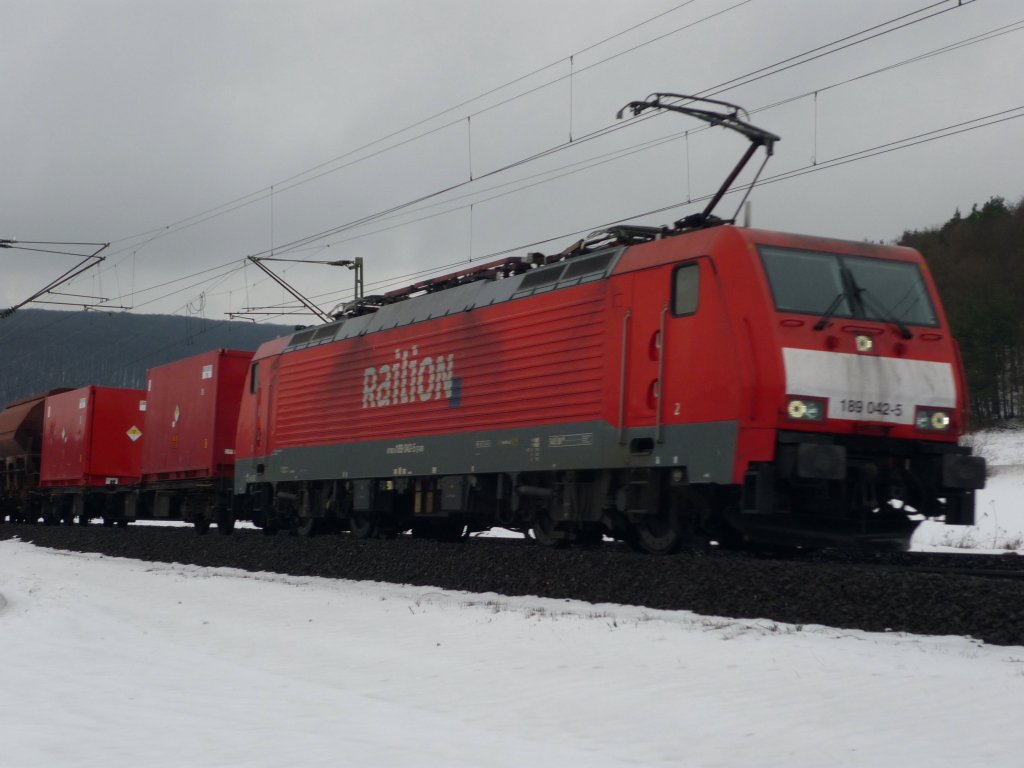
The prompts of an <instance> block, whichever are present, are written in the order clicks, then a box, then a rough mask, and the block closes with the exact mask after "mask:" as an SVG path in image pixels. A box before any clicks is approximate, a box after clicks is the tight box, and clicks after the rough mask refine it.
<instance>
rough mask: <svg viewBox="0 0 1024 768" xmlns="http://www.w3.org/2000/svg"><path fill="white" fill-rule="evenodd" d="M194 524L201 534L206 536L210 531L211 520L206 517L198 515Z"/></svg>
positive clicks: (197, 531)
mask: <svg viewBox="0 0 1024 768" xmlns="http://www.w3.org/2000/svg"><path fill="white" fill-rule="evenodd" d="M192 526H193V527H194V528H195V529H196V533H198V534H199V535H200V536H205V535H206V534H207V533H209V532H210V520H209V518H206V517H197V518H196V519H195V520H194V521H193V522H192Z"/></svg>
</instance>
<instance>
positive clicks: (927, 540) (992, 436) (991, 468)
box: [913, 430, 1024, 553]
mask: <svg viewBox="0 0 1024 768" xmlns="http://www.w3.org/2000/svg"><path fill="white" fill-rule="evenodd" d="M966 442H967V443H968V444H969V445H970V446H971V447H972V448H973V449H974V452H975V453H976V454H979V455H981V456H984V457H985V460H986V461H987V462H988V482H987V487H986V488H985V489H984V490H982V491H978V494H977V497H976V507H975V518H976V519H975V523H976V524H975V525H973V526H969V527H962V526H945V525H942V524H941V523H932V522H924V523H922V524H921V526H920V528H918V530H917V533H916V534H915V535H914V544H913V548H914V549H916V550H933V549H949V548H957V549H960V548H968V549H972V550H979V551H992V552H998V551H1007V550H1009V551H1020V552H1022V553H1024V430H1003V431H998V432H979V433H976V434H973V435H971V436H970V437H969V438H968V439H967V441H966Z"/></svg>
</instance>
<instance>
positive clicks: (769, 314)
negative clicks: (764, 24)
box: [235, 94, 985, 553]
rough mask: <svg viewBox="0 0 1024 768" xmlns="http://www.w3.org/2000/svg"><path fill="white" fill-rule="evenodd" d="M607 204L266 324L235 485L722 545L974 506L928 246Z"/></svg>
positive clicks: (293, 496) (374, 520)
mask: <svg viewBox="0 0 1024 768" xmlns="http://www.w3.org/2000/svg"><path fill="white" fill-rule="evenodd" d="M667 96H671V95H666V94H661V95H658V96H656V97H653V98H652V99H651V100H648V101H646V102H635V103H634V104H632V105H630V107H631V108H632V109H633V110H634V112H640V111H643V110H644V109H648V108H663V109H672V110H675V111H680V112H684V113H686V114H693V115H695V116H697V117H700V118H702V119H705V120H707V121H708V122H711V123H713V124H717V125H726V126H727V127H731V128H734V129H736V130H738V131H740V132H741V133H743V134H744V135H746V136H747V137H748V138H749V139H750V141H751V147H750V150H749V151H748V152H747V154H746V155H745V156H744V158H743V160H741V163H740V164H739V165H738V166H737V168H736V170H735V171H734V172H733V174H732V176H731V177H730V179H729V180H727V181H726V183H725V184H724V185H723V187H722V189H721V190H720V191H719V193H718V195H716V196H715V199H714V200H712V202H711V203H710V204H709V206H708V208H707V209H706V210H705V211H704V212H703V213H702V214H698V215H696V216H693V217H689V218H687V219H684V220H682V221H680V222H677V223H676V226H675V227H674V228H672V229H657V228H645V227H615V228H612V229H610V230H608V231H607V232H602V233H596V234H595V235H593V236H591V237H590V238H588V239H587V240H585V241H581V242H580V243H578V244H577V245H576V246H574V247H573V248H570V249H569V250H568V251H566V252H565V253H563V254H560V255H559V256H557V257H546V258H545V257H538V256H536V255H535V256H533V257H532V258H528V259H523V260H520V259H510V260H506V261H502V262H497V263H494V264H489V265H486V266H484V267H481V268H478V269H475V270H467V271H465V272H462V273H458V274H455V275H450V276H447V277H445V278H440V279H437V280H433V281H430V282H427V283H422V284H418V285H415V286H412V287H411V288H409V289H406V290H404V291H399V292H396V293H395V294H391V295H388V296H385V297H375V299H374V300H373V301H368V302H363V303H355V304H354V305H352V306H350V307H349V308H348V309H347V311H346V312H344V313H343V314H342V315H341V316H340V317H339V319H338V320H337V321H336V322H333V323H330V324H327V325H323V326H320V327H316V328H309V329H305V330H302V331H299V332H298V333H296V334H295V335H293V336H291V337H290V338H284V339H279V340H276V341H273V342H269V343H267V344H264V345H263V347H261V348H260V350H259V351H258V352H257V353H256V355H255V357H254V359H253V363H252V368H251V372H250V376H249V383H248V387H247V388H246V393H245V394H244V396H243V400H242V406H241V411H240V416H239V429H238V439H237V450H238V456H237V468H238V472H237V474H236V481H235V490H236V493H238V494H240V495H242V494H244V495H245V497H246V503H247V504H248V505H249V507H250V509H251V513H252V516H253V519H254V520H256V521H257V522H258V523H260V524H262V525H263V526H264V528H265V530H268V531H272V530H275V529H276V528H278V527H281V526H291V527H296V526H304V527H309V526H310V525H311V524H312V523H313V522H315V521H316V520H318V519H329V520H335V521H338V522H340V524H341V525H343V526H346V527H348V528H349V529H350V530H351V531H352V532H353V533H354V534H355V535H357V536H374V535H389V534H393V533H395V532H397V531H400V530H405V529H408V528H412V530H413V531H414V532H420V533H423V534H425V535H431V536H437V537H452V536H458V535H461V534H462V533H463V532H464V531H466V530H472V529H482V528H486V527H488V526H503V527H508V528H512V529H521V530H529V531H532V533H533V535H534V536H535V537H536V538H537V539H538V540H539V541H541V542H542V543H546V544H552V545H557V544H561V543H564V542H569V541H590V540H594V539H599V538H600V537H601V536H602V535H609V536H613V537H616V538H621V539H624V540H626V541H628V542H630V543H631V544H633V545H635V546H636V547H638V548H640V549H643V550H645V551H648V552H652V553H665V552H671V551H674V550H675V549H677V548H678V547H679V546H680V545H682V544H683V543H684V542H686V541H688V540H690V539H691V538H694V537H705V538H712V539H715V540H717V541H720V542H723V543H727V544H729V543H737V544H738V543H743V542H756V543H759V544H784V545H806V546H827V545H847V544H863V545H867V546H872V547H878V548H895V549H901V548H906V547H907V546H908V543H909V539H910V536H911V534H912V533H913V531H914V529H915V527H916V526H917V523H918V521H919V520H920V519H923V518H925V517H944V518H945V520H946V522H947V523H952V524H969V523H971V522H973V516H974V491H975V490H976V489H978V488H981V487H983V485H984V477H985V467H984V461H983V460H982V459H980V458H978V457H973V456H971V455H970V452H969V451H968V450H967V449H964V448H960V447H959V446H958V444H957V440H958V438H959V436H960V435H961V434H962V432H963V430H964V428H965V421H966V402H967V399H966V393H965V386H964V377H963V371H962V367H961V365H960V362H959V358H958V352H957V347H956V344H955V342H954V340H953V338H952V337H951V335H950V330H949V326H948V323H947V321H946V318H945V315H944V313H943V311H942V307H941V305H940V302H939V298H938V295H937V293H936V290H935V286H934V283H933V282H932V279H931V277H930V275H929V273H928V270H927V268H926V266H925V264H924V261H923V260H922V258H921V256H920V254H918V253H916V252H915V251H913V250H910V249H907V248H899V247H891V246H880V245H871V244H867V243H854V242H845V241H838V240H831V239H824V238H818V237H806V236H800V235H790V234H782V233H777V232H767V231H760V230H753V229H745V228H738V227H735V226H731V225H730V223H728V222H723V221H721V220H719V219H717V218H716V217H714V216H713V215H711V213H710V211H711V208H712V207H713V206H714V204H715V203H716V202H717V201H718V199H719V198H720V197H721V196H722V195H723V194H724V192H725V190H726V189H727V187H728V185H729V184H731V182H732V180H733V179H734V178H735V176H736V175H737V174H738V173H739V170H740V168H742V165H743V163H745V162H746V161H747V160H748V159H749V158H750V156H751V155H752V153H753V150H755V149H757V148H758V147H760V146H765V147H766V148H767V149H768V153H769V154H770V151H771V148H772V145H773V142H774V141H775V140H776V137H774V136H772V135H771V134H769V133H767V132H764V131H761V130H760V129H757V128H755V127H754V126H751V125H750V124H749V123H747V122H744V121H742V120H740V119H739V117H738V109H734V110H733V111H732V112H729V113H720V112H710V111H707V110H698V109H694V108H692V107H687V106H675V105H674V104H669V103H667V102H666V101H665V98H666V97H667Z"/></svg>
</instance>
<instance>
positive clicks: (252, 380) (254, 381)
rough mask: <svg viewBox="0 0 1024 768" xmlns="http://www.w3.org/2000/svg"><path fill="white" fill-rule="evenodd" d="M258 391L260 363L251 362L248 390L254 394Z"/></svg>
mask: <svg viewBox="0 0 1024 768" xmlns="http://www.w3.org/2000/svg"><path fill="white" fill-rule="evenodd" d="M259 391H260V364H259V363H253V364H252V373H251V375H250V377H249V392H250V394H253V395H255V394H256V393H257V392H259Z"/></svg>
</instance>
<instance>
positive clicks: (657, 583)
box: [0, 525, 1024, 645]
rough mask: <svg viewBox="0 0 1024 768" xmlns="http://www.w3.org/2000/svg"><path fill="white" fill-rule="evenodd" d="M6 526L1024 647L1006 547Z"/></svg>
mask: <svg viewBox="0 0 1024 768" xmlns="http://www.w3.org/2000/svg"><path fill="white" fill-rule="evenodd" d="M15 537H17V538H20V539H22V540H24V541H29V542H32V543H34V544H36V545H38V546H43V547H54V548H59V549H65V550H72V551H83V552H99V553H102V554H106V555H110V556H117V557H129V558H136V559H142V560H150V561H163V562H178V563H186V564H194V565H199V566H214V567H230V568H238V569H242V570H247V571H273V572H279V573H285V574H291V575H298V576H317V577H324V578H332V579H353V580H373V581H388V582H394V583H406V584H414V585H424V586H427V585H429V586H434V587H438V588H443V589H454V590H465V591H469V592H495V593H498V594H505V595H537V596H541V597H549V598H560V599H576V600H584V601H587V602H591V603H619V604H625V605H639V606H646V607H649V608H652V609H665V610H688V611H693V612H695V613H698V614H703V615H708V616H716V617H733V618H748V619H766V620H770V621H775V622H784V623H788V624H793V625H797V626H800V625H807V624H820V625H826V626H831V627H840V628H851V629H862V630H868V631H876V632H911V633H917V634H933V635H936V634H938V635H943V634H949V635H967V636H971V637H974V638H977V639H979V640H984V641H986V642H991V643H997V644H1004V645H1024V579H1022V577H1021V574H1022V570H1021V568H1020V565H1019V564H1018V562H1019V561H1024V558H1017V557H1015V556H1014V557H1004V558H998V557H997V558H995V559H994V560H993V558H992V556H972V555H966V556H960V555H944V554H938V555H932V554H930V553H923V554H924V555H925V556H924V557H921V556H919V554H921V553H904V554H900V555H883V556H852V555H846V554H832V553H818V554H816V555H811V556H807V557H802V558H785V559H778V558H775V559H773V558H766V557H758V556H754V555H751V554H748V553H728V552H721V551H718V550H710V551H694V552H687V553H682V554H679V555H675V556H672V557H662V558H657V557H644V556H638V555H636V554H634V553H632V552H628V551H626V550H625V549H624V548H620V547H597V548H594V549H567V550H550V549H545V548H543V547H540V546H537V545H536V544H534V543H532V542H528V541H524V540H521V539H473V540H470V541H467V542H464V543H458V544H443V543H439V542H435V541H429V540H423V539H414V538H412V537H400V538H399V539H397V540H394V541H374V540H370V541H360V540H354V539H350V538H348V537H345V536H322V537H315V538H312V539H302V538H296V537H289V536H276V537H267V536H263V535H262V534H261V533H259V532H257V531H236V532H235V535H233V536H216V535H210V536H197V535H195V533H194V532H193V531H191V530H189V529H186V528H160V527H144V526H135V527H131V528H129V529H127V530H120V529H116V530H110V529H104V528H101V527H86V528H83V527H79V526H58V527H44V526H29V525H0V538H15ZM1004 560H1005V563H1004ZM1004 574H1005V575H1004Z"/></svg>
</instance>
